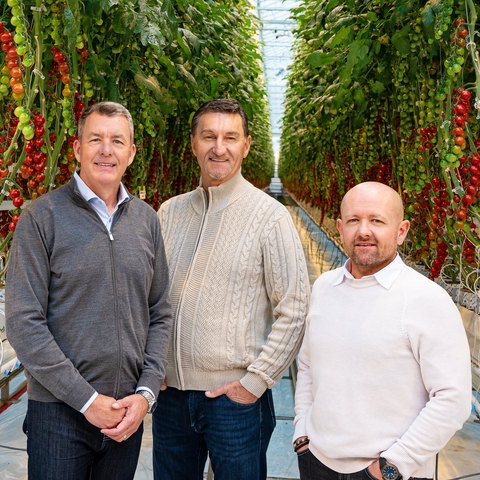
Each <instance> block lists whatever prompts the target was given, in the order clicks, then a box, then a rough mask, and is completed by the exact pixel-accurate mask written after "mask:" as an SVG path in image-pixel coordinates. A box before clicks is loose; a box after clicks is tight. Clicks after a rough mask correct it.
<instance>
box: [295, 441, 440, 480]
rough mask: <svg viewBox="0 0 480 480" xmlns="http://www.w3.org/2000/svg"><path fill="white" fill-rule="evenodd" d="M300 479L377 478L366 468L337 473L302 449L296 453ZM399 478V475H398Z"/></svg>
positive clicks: (417, 479)
mask: <svg viewBox="0 0 480 480" xmlns="http://www.w3.org/2000/svg"><path fill="white" fill-rule="evenodd" d="M297 457H298V468H299V470H300V480H378V479H377V478H376V477H374V476H373V475H372V474H371V473H370V472H369V470H368V468H366V469H365V470H362V471H360V472H355V473H338V472H335V471H334V470H332V469H331V468H328V467H327V466H326V465H324V464H323V463H322V462H321V461H320V460H318V458H317V457H316V456H315V455H314V454H313V453H312V452H311V451H310V450H308V449H307V450H303V452H300V453H298V454H297ZM400 478H401V477H400ZM410 480H432V479H427V478H414V477H411V479H410Z"/></svg>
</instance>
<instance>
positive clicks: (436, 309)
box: [294, 182, 471, 480]
mask: <svg viewBox="0 0 480 480" xmlns="http://www.w3.org/2000/svg"><path fill="white" fill-rule="evenodd" d="M337 226H338V230H339V232H340V235H341V239H342V242H343V245H344V247H345V250H346V252H347V254H348V255H349V257H350V259H349V260H348V261H347V262H346V264H345V266H344V267H343V268H339V269H336V270H333V271H331V272H328V273H325V274H323V275H322V276H321V277H320V278H319V279H318V280H317V281H316V282H315V285H314V287H313V291H312V301H311V306H310V310H309V314H308V317H307V327H306V333H305V339H304V342H303V345H302V349H301V350H300V355H299V372H298V382H297V391H296V395H295V413H296V417H295V436H294V439H295V441H294V448H295V450H296V451H297V453H298V462H299V467H300V478H301V479H302V480H313V479H322V480H329V479H332V480H339V479H341V478H345V479H347V478H348V479H349V480H368V479H370V480H372V479H382V478H383V479H384V480H395V479H396V478H399V476H400V475H401V476H402V477H403V478H404V479H408V478H409V477H414V478H432V477H433V472H434V457H435V454H436V453H437V452H439V451H440V450H441V449H442V448H443V447H444V446H445V444H446V443H447V442H448V440H449V439H450V437H451V436H452V435H453V434H454V433H455V431H456V430H458V429H459V428H461V427H462V424H463V422H464V421H465V420H466V419H467V418H468V416H469V412H470V409H471V405H470V399H471V373H470V352H469V348H468V343H467V339H466V335H465V330H464V328H463V324H462V320H461V318H460V315H459V312H458V310H457V308H456V307H455V305H454V303H453V302H452V300H451V299H450V297H449V296H448V294H447V293H446V292H445V291H444V290H443V289H442V288H440V287H439V286H438V285H437V284H435V283H433V282H432V281H430V280H428V279H427V278H425V277H424V276H422V275H421V274H419V273H417V272H416V271H415V270H413V269H412V268H410V267H407V266H406V265H404V263H403V262H402V260H401V258H400V257H399V256H398V254H397V245H401V244H402V243H403V241H404V239H405V237H406V235H407V232H408V229H409V222H408V221H405V220H403V206H402V201H401V198H400V197H399V195H398V194H397V193H396V192H395V191H394V190H392V189H391V188H390V187H387V186H385V185H382V184H380V183H374V182H368V183H363V184H360V185H357V186H356V187H354V188H353V189H352V190H350V191H349V192H348V193H347V194H346V195H345V197H344V199H343V202H342V206H341V220H338V222H337ZM342 474H343V475H344V477H343V476H342Z"/></svg>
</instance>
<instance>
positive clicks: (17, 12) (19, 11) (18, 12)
mask: <svg viewBox="0 0 480 480" xmlns="http://www.w3.org/2000/svg"><path fill="white" fill-rule="evenodd" d="M21 14H22V9H21V8H20V6H18V7H13V8H12V15H14V16H16V17H18V15H21Z"/></svg>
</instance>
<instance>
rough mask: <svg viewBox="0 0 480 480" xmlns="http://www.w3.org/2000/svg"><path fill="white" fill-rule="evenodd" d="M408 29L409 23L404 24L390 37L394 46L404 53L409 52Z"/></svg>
mask: <svg viewBox="0 0 480 480" xmlns="http://www.w3.org/2000/svg"><path fill="white" fill-rule="evenodd" d="M409 31H410V25H406V26H405V27H403V28H402V29H401V30H400V31H398V32H396V33H395V34H394V35H393V37H392V38H391V42H392V44H393V45H394V46H395V48H396V49H397V50H398V51H399V52H400V53H403V54H404V55H407V54H408V53H410V40H409V37H408V32H409Z"/></svg>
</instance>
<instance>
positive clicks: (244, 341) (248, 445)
mask: <svg viewBox="0 0 480 480" xmlns="http://www.w3.org/2000/svg"><path fill="white" fill-rule="evenodd" d="M250 141H251V137H250V136H249V134H248V122H247V117H246V115H245V112H244V110H243V108H242V107H241V106H240V105H239V104H238V102H236V101H234V100H231V99H220V100H212V101H211V102H208V103H207V104H205V105H204V106H203V107H201V108H200V109H199V110H198V111H197V112H196V114H195V116H194V117H193V120H192V149H193V152H194V154H195V155H196V157H197V160H198V163H199V165H200V169H201V185H200V186H199V187H198V188H197V189H196V190H194V191H193V192H190V193H187V194H185V195H180V196H178V197H175V198H173V199H171V200H169V201H167V202H165V203H164V204H163V205H162V207H161V208H160V211H159V217H160V223H161V225H162V231H163V235H164V241H165V250H166V252H167V261H168V265H169V273H170V295H171V302H172V310H173V318H174V326H173V332H172V338H171V344H170V349H169V354H168V356H167V360H168V367H167V372H166V383H167V385H168V388H167V389H166V390H165V391H163V392H161V393H160V396H159V399H158V408H157V410H156V411H155V414H154V416H153V440H154V453H153V455H154V475H155V479H156V480H160V479H161V480H197V479H202V478H203V469H204V466H205V461H206V458H207V454H209V455H210V458H211V460H212V466H213V470H214V473H215V480H227V479H232V480H233V479H235V480H257V479H265V478H266V450H267V446H268V442H269V439H270V436H271V434H272V431H273V428H274V426H275V416H274V415H275V414H274V411H273V404H272V396H271V388H272V387H273V386H274V385H275V384H276V383H277V382H279V380H280V379H281V378H282V376H283V374H284V373H285V371H286V370H287V368H288V366H289V365H290V364H291V362H292V361H293V359H294V358H295V356H296V354H297V352H298V350H299V348H300V344H301V340H302V337H303V333H304V322H305V318H306V314H307V310H308V300H309V291H310V288H309V281H308V275H307V268H306V264H305V258H304V255H303V249H302V245H301V243H300V239H299V238H298V234H297V232H296V230H295V226H294V224H293V221H292V219H291V217H290V215H289V213H288V211H287V210H286V209H285V207H284V206H282V205H281V204H280V203H279V202H277V201H276V200H274V199H272V198H271V197H269V196H268V195H266V194H265V193H264V192H262V191H261V190H258V189H257V188H255V187H254V186H253V185H251V184H250V183H248V182H247V181H246V180H245V179H244V178H243V177H242V174H241V172H240V167H241V164H242V161H243V159H244V158H245V157H246V156H247V155H248V151H249V148H250ZM272 307H273V309H272Z"/></svg>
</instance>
